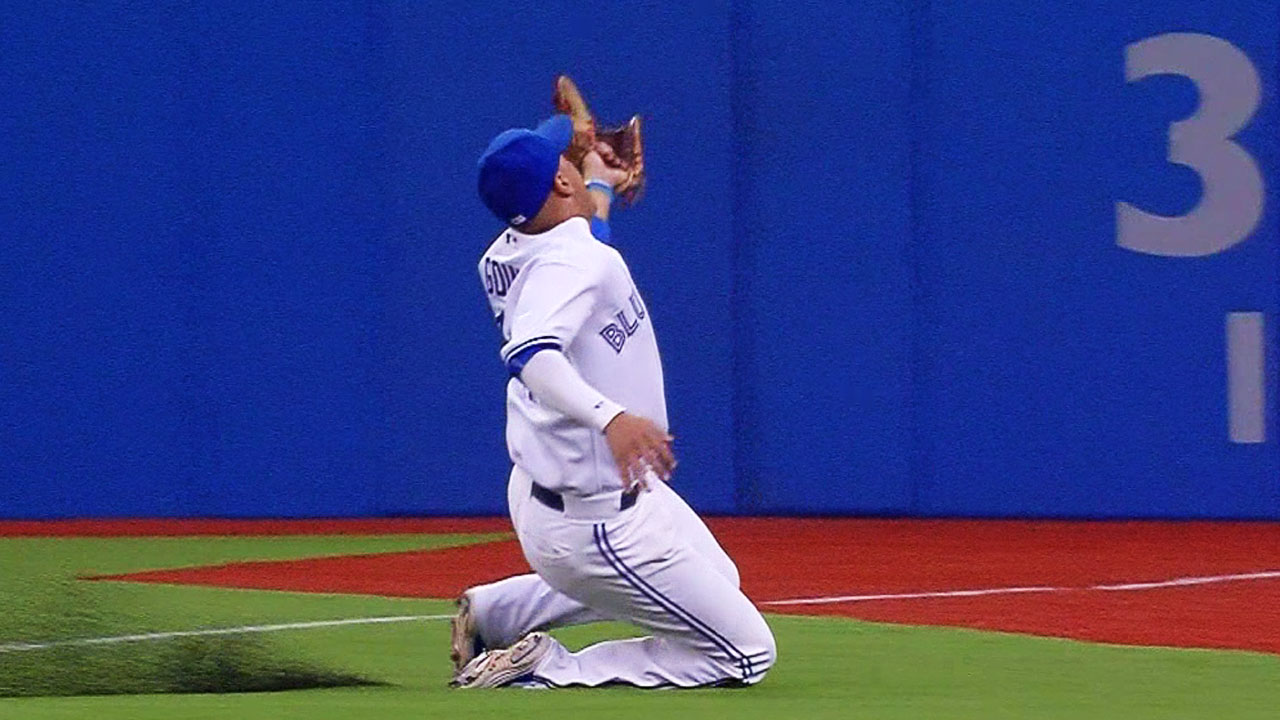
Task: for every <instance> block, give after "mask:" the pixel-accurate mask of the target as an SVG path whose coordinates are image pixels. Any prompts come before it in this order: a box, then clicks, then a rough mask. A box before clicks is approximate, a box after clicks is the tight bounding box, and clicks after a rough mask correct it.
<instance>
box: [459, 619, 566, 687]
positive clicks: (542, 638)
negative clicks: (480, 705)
mask: <svg viewBox="0 0 1280 720" xmlns="http://www.w3.org/2000/svg"><path fill="white" fill-rule="evenodd" d="M554 642H555V641H554V640H552V639H551V636H550V635H547V634H546V633H541V632H534V633H529V634H528V635H525V636H524V637H523V638H521V639H520V641H519V642H517V643H516V644H515V645H512V646H511V647H509V648H506V649H503V650H489V651H487V652H483V653H481V654H479V655H477V656H476V657H475V658H474V659H473V660H472V661H471V662H469V663H467V666H466V667H464V668H462V670H461V671H460V672H459V673H458V675H457V676H456V677H455V678H454V679H453V682H451V683H449V685H450V686H451V687H457V688H495V687H502V686H503V685H508V684H511V683H513V682H515V681H517V680H520V679H522V678H524V677H526V676H528V675H530V674H532V673H533V670H534V668H536V667H537V666H538V663H540V662H542V659H543V658H544V657H546V656H547V653H548V652H550V651H551V647H552V644H553V643H554Z"/></svg>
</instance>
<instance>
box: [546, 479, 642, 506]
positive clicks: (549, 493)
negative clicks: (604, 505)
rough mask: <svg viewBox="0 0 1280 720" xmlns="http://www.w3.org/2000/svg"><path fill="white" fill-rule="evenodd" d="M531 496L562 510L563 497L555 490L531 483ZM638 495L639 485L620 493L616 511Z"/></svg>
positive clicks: (633, 502) (632, 501) (632, 502)
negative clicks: (620, 497) (620, 496)
mask: <svg viewBox="0 0 1280 720" xmlns="http://www.w3.org/2000/svg"><path fill="white" fill-rule="evenodd" d="M530 494H531V495H533V498H534V499H535V500H537V501H538V502H540V503H542V504H543V505H546V506H547V507H549V508H551V509H552V510H555V511H556V512H564V498H563V497H561V496H560V493H558V492H556V491H555V490H548V489H546V488H544V487H542V486H541V485H539V484H538V483H533V489H532V491H531V492H530ZM638 497H640V486H639V485H637V486H636V487H634V488H632V489H630V490H628V491H626V492H624V493H622V501H621V502H620V503H618V512H622V511H623V510H626V509H627V508H629V507H631V506H632V505H635V504H636V498H638Z"/></svg>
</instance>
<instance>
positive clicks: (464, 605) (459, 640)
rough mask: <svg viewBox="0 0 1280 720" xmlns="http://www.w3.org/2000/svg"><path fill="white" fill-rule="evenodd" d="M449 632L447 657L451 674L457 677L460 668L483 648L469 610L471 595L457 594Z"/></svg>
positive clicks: (474, 618) (473, 614)
mask: <svg viewBox="0 0 1280 720" xmlns="http://www.w3.org/2000/svg"><path fill="white" fill-rule="evenodd" d="M449 625H450V629H451V631H452V632H451V633H450V637H449V659H450V660H452V661H453V674H454V677H457V675H458V673H459V672H461V671H462V668H464V667H466V665H467V663H469V662H471V659H472V658H474V657H475V656H476V655H479V654H480V651H481V650H482V649H483V648H482V647H481V644H480V635H479V633H478V632H477V631H476V616H475V613H473V612H472V611H471V596H470V595H468V594H467V593H465V592H464V593H462V594H461V595H459V596H458V612H457V613H456V614H455V615H454V616H453V618H452V619H451V620H450V621H449Z"/></svg>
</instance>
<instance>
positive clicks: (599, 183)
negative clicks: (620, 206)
mask: <svg viewBox="0 0 1280 720" xmlns="http://www.w3.org/2000/svg"><path fill="white" fill-rule="evenodd" d="M587 190H588V191H590V193H591V200H592V201H594V202H595V205H596V217H598V218H600V219H601V220H604V221H608V220H609V208H611V207H612V206H613V188H612V187H610V186H609V183H608V182H606V181H604V180H589V181H588V182H587Z"/></svg>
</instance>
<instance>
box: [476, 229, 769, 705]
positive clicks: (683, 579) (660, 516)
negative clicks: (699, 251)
mask: <svg viewBox="0 0 1280 720" xmlns="http://www.w3.org/2000/svg"><path fill="white" fill-rule="evenodd" d="M480 274H481V278H482V280H483V281H484V283H485V290H486V292H487V294H488V298H489V302H490V305H491V307H492V309H493V313H494V317H495V318H496V320H497V322H498V324H499V325H500V326H501V328H502V334H503V338H504V340H505V343H504V345H503V348H502V358H503V361H504V362H506V363H507V364H508V367H509V369H510V370H511V371H512V378H511V379H510V381H509V382H508V384H507V445H508V449H509V451H510V453H511V459H512V462H513V463H514V465H515V467H514V469H513V470H512V473H511V479H510V482H509V484H508V504H509V507H510V511H511V520H512V523H513V525H514V526H515V529H516V534H517V536H518V537H519V540H520V546H521V548H522V549H523V551H524V555H525V558H526V559H527V560H528V561H529V564H530V566H532V567H533V569H534V570H535V571H536V574H530V575H522V576H518V577H513V578H508V579H506V580H502V581H499V582H496V583H491V584H488V585H482V586H479V587H476V588H473V589H472V590H471V591H469V592H470V597H471V604H472V608H473V612H474V614H475V617H476V621H477V629H478V631H479V636H480V640H481V642H482V643H483V644H484V645H485V646H486V647H490V648H497V647H505V646H507V645H510V644H511V643H513V642H515V641H516V640H518V639H519V638H520V637H522V636H524V635H525V634H526V633H528V632H531V631H533V630H542V629H549V628H555V627H562V626H566V625H572V624H579V623H587V622H595V621H599V620H605V619H613V620H623V621H628V622H631V623H634V624H636V625H638V626H640V627H642V628H645V629H646V630H649V631H651V632H652V633H653V634H652V635H651V636H649V637H644V638H637V639H631V640H615V641H608V642H602V643H599V644H596V645H593V646H591V647H588V648H585V649H583V650H581V651H579V652H576V653H573V652H570V651H569V650H567V649H566V648H564V647H563V646H561V645H560V644H558V643H556V644H555V645H554V647H553V648H552V651H551V652H550V653H548V655H547V656H546V658H544V659H543V660H542V662H541V663H540V664H539V665H538V666H537V667H536V668H535V669H534V673H533V676H532V677H530V678H528V680H529V681H531V682H534V683H541V684H544V685H547V686H552V687H562V686H588V687H595V686H599V685H606V684H628V685H634V686H638V687H673V686H674V687H697V686H706V685H718V684H754V683H756V682H759V681H760V680H761V679H762V678H763V677H764V675H765V673H766V672H767V671H768V669H769V668H770V667H771V666H772V665H773V662H774V658H775V655H776V647H775V644H774V639H773V635H772V633H771V632H770V630H769V627H768V625H767V624H766V623H765V621H764V618H763V616H761V614H760V612H759V611H758V610H757V609H756V608H755V606H754V605H753V604H752V603H751V601H750V600H748V599H747V597H746V596H745V595H744V594H743V593H742V591H741V590H740V589H739V588H738V571H737V568H736V567H735V566H734V564H733V561H732V560H730V559H729V557H728V555H726V554H725V552H724V550H722V549H721V548H720V546H719V544H718V543H717V542H716V540H715V538H714V537H713V536H712V535H711V532H710V531H709V530H708V529H707V527H706V525H704V524H703V522H702V520H701V519H700V518H698V516H697V515H696V514H695V513H694V512H693V510H692V509H690V508H689V506H688V505H687V504H686V503H685V502H684V500H682V499H681V498H680V497H679V495H677V494H676V493H675V491H673V490H672V489H671V488H670V487H668V486H667V485H666V484H665V483H663V482H661V481H660V480H658V479H657V478H655V477H653V476H652V474H651V475H650V478H649V483H648V485H649V487H650V489H649V491H647V492H642V493H640V494H639V496H638V497H634V496H631V495H630V494H627V493H624V492H623V488H624V484H623V482H622V478H621V477H620V476H619V473H618V471H617V468H616V466H615V463H614V459H613V455H612V453H611V452H610V450H609V447H608V444H607V443H606V441H605V437H604V435H603V433H602V432H601V430H600V428H602V427H603V425H604V424H605V423H607V421H608V419H609V418H611V417H612V416H613V415H614V414H616V412H617V411H618V409H619V408H625V409H626V410H627V411H628V412H630V413H633V414H636V415H640V416H642V417H645V418H648V419H649V420H651V421H653V422H654V423H656V424H657V425H658V426H659V427H660V428H663V429H664V430H665V429H666V428H667V417H666V402H665V398H664V396H663V385H662V365H661V360H660V358H659V355H658V346H657V342H656V339H655V336H654V331H653V324H652V317H651V316H650V314H649V311H648V308H647V307H645V304H644V301H643V300H642V299H641V297H640V294H639V292H638V291H637V290H636V288H635V284H634V282H633V281H632V279H631V274H630V272H629V271H628V270H627V266H626V263H624V262H623V260H622V257H621V256H620V255H619V254H618V252H617V251H616V250H614V249H613V248H612V247H609V246H608V245H606V244H604V243H601V242H599V241H598V240H596V239H595V238H594V237H593V236H592V234H591V230H590V226H589V225H588V223H587V221H586V220H585V219H583V218H571V219H569V220H566V221H565V222H563V223H561V224H560V225H558V226H556V227H554V228H552V229H550V230H548V231H546V232H543V233H540V234H537V235H526V234H523V233H520V232H518V231H516V230H514V229H508V230H506V231H504V232H503V233H502V234H501V235H499V236H498V238H497V239H496V240H495V241H494V243H493V244H492V245H491V246H490V248H489V250H488V251H487V252H486V253H485V254H484V257H483V258H482V259H481V261H480ZM540 352H551V353H556V352H559V353H563V356H564V358H566V359H567V360H568V363H569V365H571V366H572V368H573V369H574V370H575V371H576V372H577V374H579V375H581V379H582V380H585V382H586V384H587V385H589V386H590V388H589V389H590V390H591V391H592V392H598V393H599V395H600V398H599V400H598V401H597V402H595V403H594V406H593V407H594V408H595V409H596V410H597V411H598V412H599V413H601V415H600V418H599V422H596V423H595V425H596V426H595V427H592V426H591V425H588V424H584V423H583V422H581V421H579V420H574V419H573V418H571V417H569V416H568V415H566V414H565V413H563V412H560V411H557V410H555V409H554V408H552V407H548V406H547V404H546V403H545V402H543V403H540V402H539V398H538V397H536V396H535V395H534V394H533V393H532V392H531V391H530V390H529V389H528V387H526V386H525V384H524V383H523V382H522V381H521V380H520V379H519V373H520V371H521V368H522V367H523V364H524V363H525V362H526V361H527V362H533V361H532V360H530V359H529V358H530V357H531V355H532V356H533V357H536V355H534V354H535V353H540ZM535 485H536V486H540V487H538V488H535ZM535 489H536V490H538V492H537V493H535V492H534V490H535ZM632 500H633V501H632Z"/></svg>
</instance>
